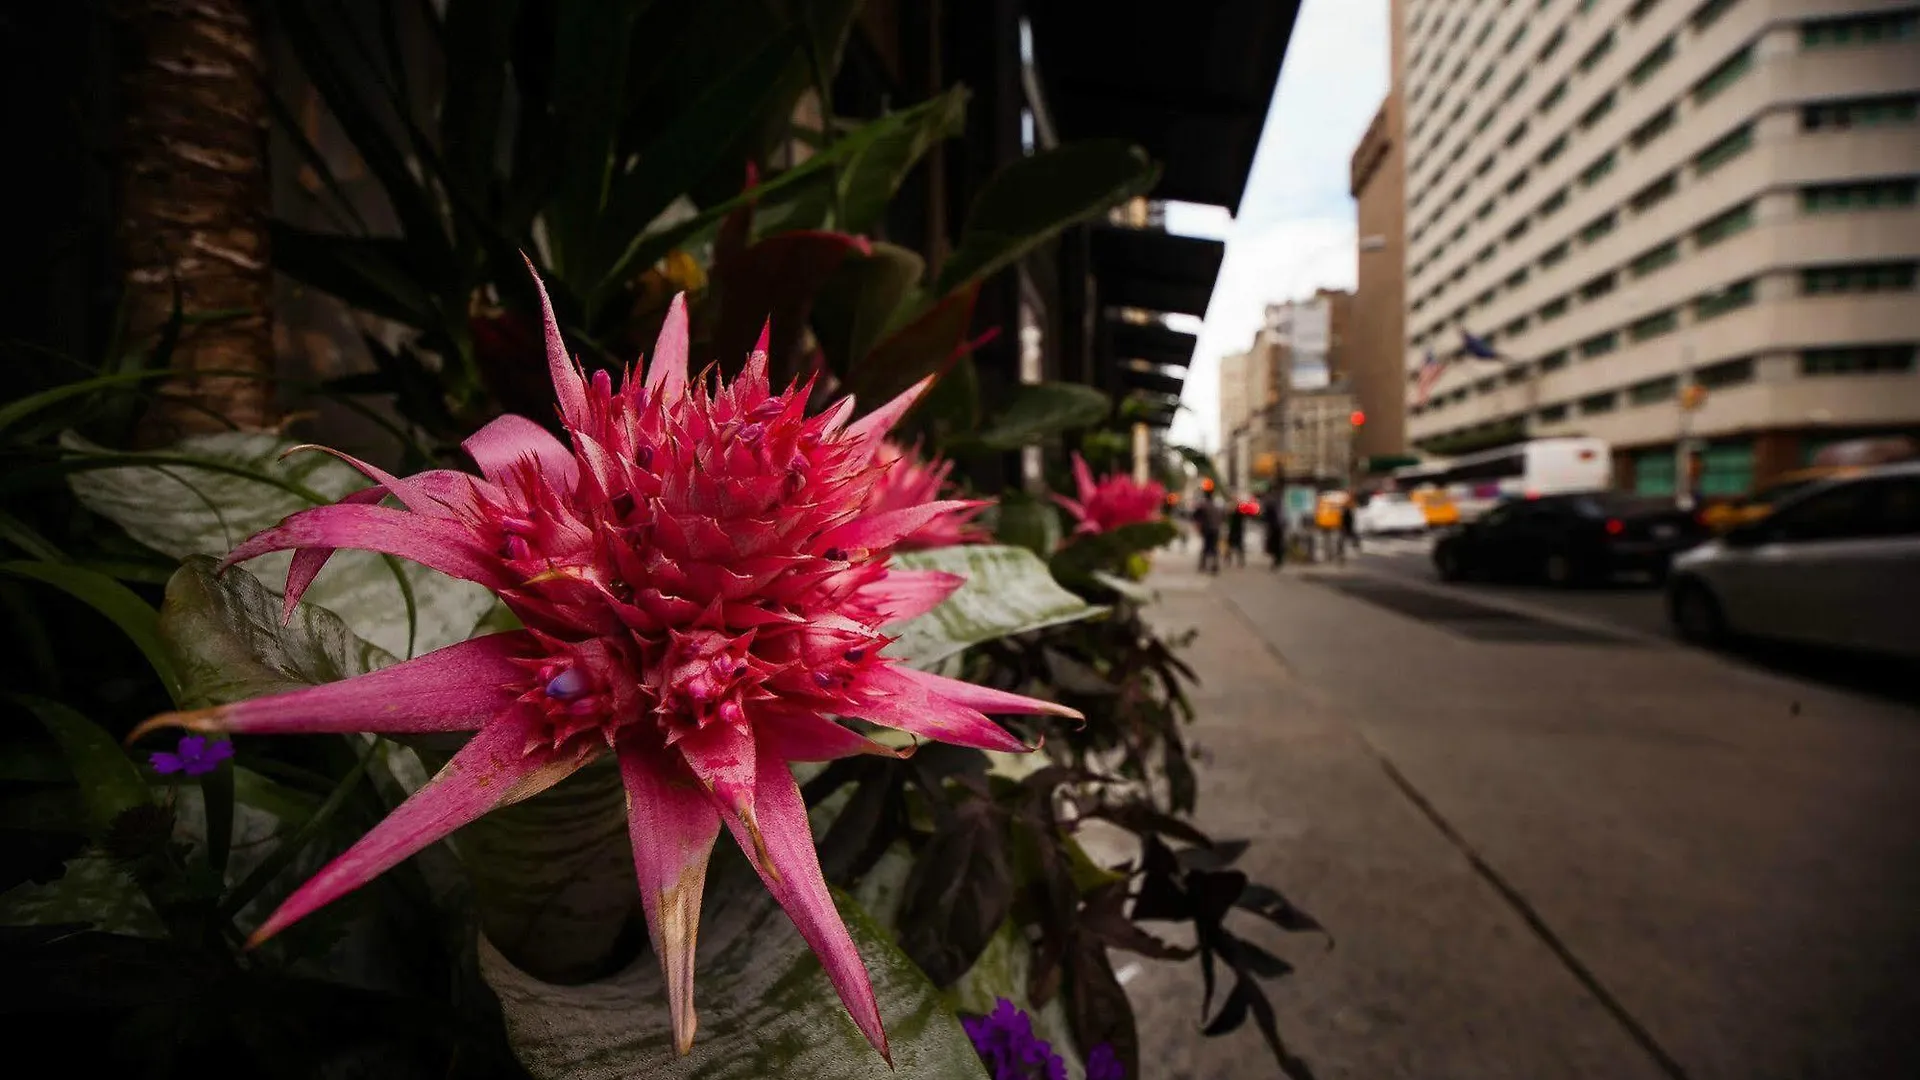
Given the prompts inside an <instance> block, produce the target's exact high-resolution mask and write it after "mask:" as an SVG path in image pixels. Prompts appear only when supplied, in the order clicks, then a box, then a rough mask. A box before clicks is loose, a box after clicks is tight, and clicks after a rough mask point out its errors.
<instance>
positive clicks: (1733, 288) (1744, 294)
mask: <svg viewBox="0 0 1920 1080" xmlns="http://www.w3.org/2000/svg"><path fill="white" fill-rule="evenodd" d="M1751 303H1753V279H1752V278H1748V279H1747V280H1745V281H1736V282H1734V283H1733V284H1731V285H1728V286H1727V287H1726V288H1724V289H1718V290H1715V291H1714V292H1710V293H1707V294H1706V295H1704V296H1701V297H1699V298H1697V299H1695V300H1694V302H1693V317H1694V320H1695V321H1696V322H1705V321H1706V320H1708V319H1712V318H1717V317H1719V316H1721V315H1725V314H1726V313H1727V312H1729V311H1735V310H1737V309H1739V308H1743V307H1746V306H1747V305H1749V304H1751Z"/></svg>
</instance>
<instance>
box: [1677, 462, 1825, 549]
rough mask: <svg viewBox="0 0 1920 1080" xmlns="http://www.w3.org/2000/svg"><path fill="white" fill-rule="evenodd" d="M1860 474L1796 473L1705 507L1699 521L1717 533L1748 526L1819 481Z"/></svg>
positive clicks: (1821, 469)
mask: <svg viewBox="0 0 1920 1080" xmlns="http://www.w3.org/2000/svg"><path fill="white" fill-rule="evenodd" d="M1861 472H1862V469H1861V467H1859V466H1853V465H1824V466H1818V467H1815V468H1811V469H1796V470H1794V471H1793V472H1790V473H1787V474H1786V475H1784V476H1782V477H1780V478H1779V479H1778V480H1775V481H1774V482H1773V483H1771V484H1768V485H1767V486H1766V487H1763V488H1761V489H1760V490H1759V491H1756V492H1754V493H1753V494H1752V495H1749V496H1747V497H1746V498H1743V499H1734V500H1730V501H1727V502H1719V503H1713V504H1711V505H1709V506H1706V507H1705V508H1703V509H1702V510H1701V511H1700V521H1701V523H1702V524H1704V525H1705V526H1706V527H1707V528H1709V529H1712V530H1713V531H1714V532H1717V533H1721V532H1726V531H1727V530H1728V529H1734V528H1738V527H1740V526H1742V525H1750V524H1752V523H1754V522H1756V521H1759V520H1760V519H1761V518H1764V517H1766V516H1767V515H1768V514H1771V513H1773V508H1774V507H1776V506H1778V505H1780V500H1782V499H1784V498H1786V497H1787V496H1789V495H1792V494H1794V493H1796V492H1800V491H1804V490H1806V489H1807V488H1809V487H1811V486H1813V485H1814V484H1817V483H1819V482H1820V481H1822V480H1845V479H1848V478H1849V477H1854V476H1858V475H1860V473H1861Z"/></svg>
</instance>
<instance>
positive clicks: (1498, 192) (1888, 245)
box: [1395, 0, 1920, 494]
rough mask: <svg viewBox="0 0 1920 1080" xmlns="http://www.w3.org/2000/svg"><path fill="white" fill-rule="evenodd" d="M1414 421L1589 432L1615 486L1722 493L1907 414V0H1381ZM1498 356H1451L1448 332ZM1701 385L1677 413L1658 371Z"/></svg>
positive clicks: (1427, 430) (1449, 431)
mask: <svg viewBox="0 0 1920 1080" xmlns="http://www.w3.org/2000/svg"><path fill="white" fill-rule="evenodd" d="M1395 10H1396V15H1397V17H1398V18H1400V19H1401V20H1403V21H1402V23H1401V26H1400V28H1401V30H1402V32H1403V33H1404V34H1405V41H1406V48H1405V50H1404V55H1405V56H1406V58H1407V59H1406V68H1405V70H1404V71H1403V72H1402V73H1401V75H1402V77H1403V80H1404V82H1403V85H1404V87H1405V92H1406V105H1407V114H1406V115H1407V157H1406V160H1407V162H1408V165H1407V183H1406V191H1407V229H1408V243H1407V245H1406V260H1407V261H1406V268H1405V269H1406V275H1407V280H1406V298H1407V299H1406V313H1407V319H1406V325H1407V334H1408V339H1409V340H1408V349H1407V356H1406V365H1407V374H1408V395H1409V403H1410V405H1409V411H1408V424H1407V427H1408V437H1409V440H1410V441H1411V442H1413V443H1414V444H1415V445H1418V446H1423V447H1426V448H1429V449H1432V450H1435V451H1440V452H1447V451H1450V450H1451V451H1458V450H1461V449H1465V448H1467V447H1469V446H1471V445H1473V444H1475V443H1480V444H1489V443H1493V442H1498V441H1502V440H1507V439H1512V438H1516V437H1519V436H1520V435H1521V434H1523V433H1524V434H1529V435H1561V434H1576V433H1577V434H1586V435H1593V436H1598V437H1601V438H1604V439H1607V440H1609V441H1610V442H1611V443H1612V444H1613V445H1614V446H1615V447H1616V448H1617V449H1616V458H1615V460H1616V472H1617V474H1618V479H1619V480H1620V481H1621V482H1622V483H1625V484H1630V485H1632V486H1636V487H1638V488H1639V489H1641V490H1644V491H1648V492H1664V491H1671V490H1672V489H1673V486H1674V477H1675V443H1676V440H1677V439H1678V438H1680V437H1681V435H1682V433H1683V431H1685V430H1686V425H1688V424H1690V425H1691V431H1692V434H1693V435H1694V436H1695V437H1697V438H1698V439H1699V440H1700V441H1699V443H1697V444H1696V446H1699V447H1700V449H1701V463H1702V465H1703V466H1704V472H1703V475H1702V478H1701V483H1700V490H1701V491H1702V492H1704V493H1706V494H1718V493H1734V492H1738V491H1742V490H1745V489H1747V488H1748V487H1750V486H1751V485H1752V484H1753V483H1754V482H1755V481H1756V479H1760V480H1764V479H1765V478H1767V477H1770V476H1772V475H1775V474H1778V473H1780V472H1782V471H1786V470H1789V469H1792V468H1795V467H1798V466H1799V465H1800V464H1802V463H1803V462H1804V461H1805V460H1806V459H1807V458H1808V457H1810V456H1811V454H1812V453H1813V452H1814V451H1815V450H1816V449H1818V447H1819V446H1821V445H1823V444H1824V443H1825V442H1827V441H1831V440H1833V439H1835V438H1839V437H1844V436H1849V435H1859V434H1867V433H1880V432H1892V431H1904V432H1916V431H1920V373H1916V370H1915V350H1916V343H1920V303H1916V300H1920V297H1916V295H1915V292H1914V288H1915V268H1916V264H1917V263H1920V208H1916V205H1915V204H1916V184H1917V183H1920V124H1917V123H1916V120H1920V6H1916V5H1914V4H1908V3H1893V2H1888V0H1881V2H1870V0H1852V2H1845V0H1507V2H1505V3H1479V2H1474V3H1466V2H1458V0H1396V3H1395ZM1462 327H1464V328H1466V329H1468V330H1471V331H1472V332H1473V333H1475V334H1477V335H1479V336H1482V337H1485V338H1488V339H1490V340H1492V341H1493V342H1494V344H1495V347H1496V348H1497V349H1498V350H1499V351H1500V352H1501V353H1502V354H1503V356H1504V357H1505V358H1506V359H1505V361H1504V362H1503V363H1499V364H1471V363H1458V364H1454V365H1453V366H1452V367H1450V368H1449V369H1448V371H1447V373H1446V374H1445V375H1444V376H1442V378H1441V379H1440V380H1439V382H1438V383H1437V384H1436V385H1435V386H1434V387H1433V390H1432V394H1431V396H1430V397H1429V398H1428V399H1427V400H1426V401H1425V402H1424V403H1418V402H1416V401H1415V391H1414V386H1415V381H1416V376H1417V371H1418V368H1419V366H1420V363H1421V361H1422V359H1423V357H1424V355H1425V354H1426V352H1427V351H1428V350H1429V349H1431V350H1434V351H1435V352H1437V353H1438V354H1440V355H1442V356H1445V355H1447V354H1449V353H1452V352H1456V351H1457V350H1458V347H1459V344H1460V341H1461V338H1460V328H1462ZM1690 382H1697V383H1698V384H1699V385H1701V386H1702V387H1704V388H1705V389H1706V398H1705V401H1704V404H1703V405H1702V406H1701V408H1699V409H1698V411H1697V412H1695V413H1693V414H1692V415H1691V416H1686V417H1683V414H1682V412H1681V409H1680V407H1679V399H1680V396H1681V395H1680V390H1681V388H1682V387H1683V386H1684V385H1686V384H1688V383H1690Z"/></svg>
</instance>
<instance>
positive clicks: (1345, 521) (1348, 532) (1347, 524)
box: [1333, 496, 1360, 563]
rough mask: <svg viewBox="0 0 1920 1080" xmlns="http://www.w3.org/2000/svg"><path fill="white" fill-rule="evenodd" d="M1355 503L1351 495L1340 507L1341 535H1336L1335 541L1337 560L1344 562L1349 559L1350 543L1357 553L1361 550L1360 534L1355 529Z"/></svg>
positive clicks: (1335, 558)
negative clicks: (1348, 549)
mask: <svg viewBox="0 0 1920 1080" xmlns="http://www.w3.org/2000/svg"><path fill="white" fill-rule="evenodd" d="M1353 503H1354V500H1353V498H1352V497H1351V496H1349V497H1348V498H1347V501H1346V503H1345V504H1344V505H1342V506H1341V507H1340V535H1339V536H1337V537H1335V538H1334V541H1333V543H1334V548H1333V550H1334V561H1335V562H1339V563H1344V562H1346V561H1347V548H1348V546H1349V545H1351V546H1352V548H1353V550H1354V552H1355V553H1356V554H1357V553H1359V551H1360V535H1359V534H1358V533H1357V532H1355V531H1354V523H1353Z"/></svg>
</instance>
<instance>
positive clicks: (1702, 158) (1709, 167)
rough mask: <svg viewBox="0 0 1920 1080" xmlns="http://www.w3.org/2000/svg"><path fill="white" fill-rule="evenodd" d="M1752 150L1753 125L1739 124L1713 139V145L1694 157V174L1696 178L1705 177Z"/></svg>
mask: <svg viewBox="0 0 1920 1080" xmlns="http://www.w3.org/2000/svg"><path fill="white" fill-rule="evenodd" d="M1752 148H1753V125H1752V124H1750V123H1749V124H1741V125H1740V126H1739V127H1737V128H1735V129H1734V130H1732V131H1730V132H1728V133H1727V134H1725V135H1723V136H1721V137H1720V138H1718V139H1715V140H1714V142H1713V145H1711V146H1709V147H1707V148H1706V149H1705V150H1702V151H1700V152H1699V153H1698V154H1696V155H1694V158H1693V171H1694V174H1695V175H1697V176H1705V175H1707V174H1708V173H1710V172H1712V171H1713V170H1715V169H1717V168H1719V167H1720V166H1722V165H1725V164H1726V163H1727V162H1729V161H1732V160H1733V159H1734V158H1737V157H1739V156H1740V155H1741V154H1744V153H1746V152H1747V151H1748V150H1750V149H1752Z"/></svg>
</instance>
